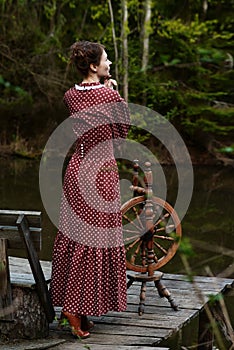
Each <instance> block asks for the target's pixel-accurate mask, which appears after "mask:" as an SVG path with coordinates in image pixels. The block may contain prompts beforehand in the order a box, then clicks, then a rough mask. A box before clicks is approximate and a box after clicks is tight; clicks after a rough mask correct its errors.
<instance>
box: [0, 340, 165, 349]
mask: <svg viewBox="0 0 234 350" xmlns="http://www.w3.org/2000/svg"><path fill="white" fill-rule="evenodd" d="M110 348H111V350H152V347H151V346H142V345H140V346H137V345H135V346H134V345H133V346H128V345H111V347H110V345H104V344H95V345H94V344H93V345H92V344H91V345H90V350H110ZM31 349H33V348H30V350H31ZM35 349H40V348H35ZM64 349H66V350H84V349H85V347H84V344H83V343H82V342H81V344H80V343H79V342H76V343H75V344H74V343H66V344H63V345H60V346H58V347H56V350H64ZM153 349H154V350H169V348H162V347H160V348H159V347H154V348H153ZM4 350H5V349H4ZM6 350H8V349H6ZM14 350H15V349H14ZM25 350H29V349H26V348H25Z"/></svg>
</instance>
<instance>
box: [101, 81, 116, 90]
mask: <svg viewBox="0 0 234 350" xmlns="http://www.w3.org/2000/svg"><path fill="white" fill-rule="evenodd" d="M104 85H105V87H107V88H109V89H114V87H115V88H116V87H117V81H116V80H115V79H109V78H105V79H104Z"/></svg>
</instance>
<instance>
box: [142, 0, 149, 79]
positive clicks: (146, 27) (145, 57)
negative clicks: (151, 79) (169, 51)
mask: <svg viewBox="0 0 234 350" xmlns="http://www.w3.org/2000/svg"><path fill="white" fill-rule="evenodd" d="M151 6H152V4H151V0H146V2H145V19H144V25H143V28H142V38H143V52H142V65H141V69H142V71H143V72H144V71H145V70H146V69H147V66H148V62H149V36H150V32H151Z"/></svg>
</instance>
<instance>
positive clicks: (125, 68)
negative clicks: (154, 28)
mask: <svg viewBox="0 0 234 350" xmlns="http://www.w3.org/2000/svg"><path fill="white" fill-rule="evenodd" d="M122 45H123V96H124V99H125V101H126V102H128V2H127V0H122Z"/></svg>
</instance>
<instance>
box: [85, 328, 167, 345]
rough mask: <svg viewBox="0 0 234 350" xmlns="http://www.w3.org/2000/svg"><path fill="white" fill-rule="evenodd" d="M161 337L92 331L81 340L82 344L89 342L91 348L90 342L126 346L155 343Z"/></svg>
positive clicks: (159, 340) (158, 341) (157, 342)
mask: <svg viewBox="0 0 234 350" xmlns="http://www.w3.org/2000/svg"><path fill="white" fill-rule="evenodd" d="M134 333H135V332H134ZM161 340H162V339H161V338H157V337H156V336H151V337H147V336H137V335H134V334H133V335H132V334H128V335H127V336H126V334H122V335H119V334H109V333H106V334H105V335H104V334H103V333H96V334H94V333H92V335H91V337H90V338H88V339H84V340H82V343H83V344H90V346H91V349H92V344H103V345H111V348H112V346H113V345H115V346H116V345H118V346H121V345H128V346H133V345H134V346H136V345H138V346H146V345H147V346H153V345H157V344H159V343H160V342H161Z"/></svg>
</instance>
